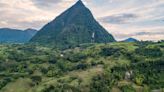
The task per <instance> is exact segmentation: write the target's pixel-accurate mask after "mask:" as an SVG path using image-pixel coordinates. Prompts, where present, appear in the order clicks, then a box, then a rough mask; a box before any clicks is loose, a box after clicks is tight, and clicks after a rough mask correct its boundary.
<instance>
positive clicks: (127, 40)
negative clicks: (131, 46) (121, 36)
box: [123, 38, 138, 42]
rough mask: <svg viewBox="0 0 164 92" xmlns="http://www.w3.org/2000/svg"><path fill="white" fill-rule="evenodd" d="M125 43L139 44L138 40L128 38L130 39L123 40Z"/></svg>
mask: <svg viewBox="0 0 164 92" xmlns="http://www.w3.org/2000/svg"><path fill="white" fill-rule="evenodd" d="M123 42H138V40H137V39H135V38H128V39H125V40H123Z"/></svg>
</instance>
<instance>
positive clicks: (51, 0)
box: [31, 0, 62, 9]
mask: <svg viewBox="0 0 164 92" xmlns="http://www.w3.org/2000/svg"><path fill="white" fill-rule="evenodd" d="M31 1H32V2H33V3H34V5H35V6H36V7H38V8H41V9H49V8H50V7H53V6H55V5H57V4H59V3H61V2H62V0H31Z"/></svg>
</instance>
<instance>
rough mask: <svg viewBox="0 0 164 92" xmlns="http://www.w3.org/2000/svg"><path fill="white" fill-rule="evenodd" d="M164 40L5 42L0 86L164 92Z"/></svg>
mask: <svg viewBox="0 0 164 92" xmlns="http://www.w3.org/2000/svg"><path fill="white" fill-rule="evenodd" d="M163 88H164V42H163V41H160V42H136V43H133V42H131V43H128V42H114V43H108V44H82V45H79V46H77V47H75V48H71V47H70V48H69V49H64V50H63V49H62V50H61V49H58V48H56V47H52V46H51V47H48V46H47V47H46V46H40V45H34V44H1V45H0V92H151V91H154V92H163V91H164V89H163Z"/></svg>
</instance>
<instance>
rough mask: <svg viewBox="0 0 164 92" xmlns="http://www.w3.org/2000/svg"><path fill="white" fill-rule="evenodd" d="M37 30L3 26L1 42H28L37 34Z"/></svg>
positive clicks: (0, 34)
mask: <svg viewBox="0 0 164 92" xmlns="http://www.w3.org/2000/svg"><path fill="white" fill-rule="evenodd" d="M36 32H37V31H36V30H34V29H27V30H24V31H22V30H18V29H9V28H1V29H0V43H25V42H28V41H29V40H30V39H31V38H32V37H33V36H34V35H35V34H36Z"/></svg>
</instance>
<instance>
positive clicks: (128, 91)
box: [121, 85, 136, 92]
mask: <svg viewBox="0 0 164 92" xmlns="http://www.w3.org/2000/svg"><path fill="white" fill-rule="evenodd" d="M121 90H122V92H136V90H135V89H134V88H133V87H132V86H131V85H125V86H122V87H121Z"/></svg>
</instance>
